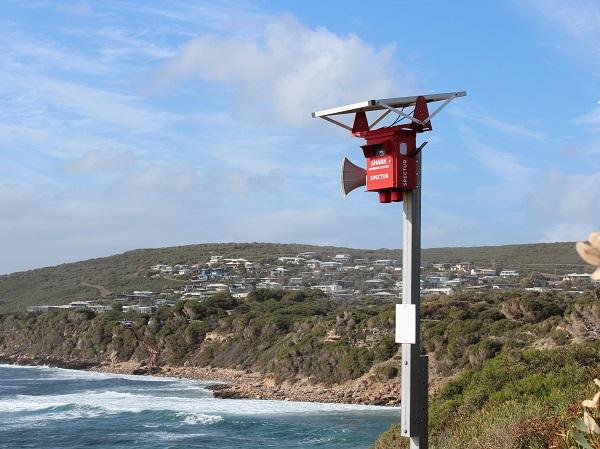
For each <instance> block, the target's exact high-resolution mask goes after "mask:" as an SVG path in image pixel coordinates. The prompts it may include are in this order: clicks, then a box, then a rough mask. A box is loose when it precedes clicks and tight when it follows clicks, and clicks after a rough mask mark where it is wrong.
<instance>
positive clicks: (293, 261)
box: [277, 256, 306, 265]
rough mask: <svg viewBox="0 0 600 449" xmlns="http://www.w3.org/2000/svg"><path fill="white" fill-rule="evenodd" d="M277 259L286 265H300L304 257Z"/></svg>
mask: <svg viewBox="0 0 600 449" xmlns="http://www.w3.org/2000/svg"><path fill="white" fill-rule="evenodd" d="M277 260H278V261H279V262H281V263H285V264H288V265H301V264H302V263H304V261H305V260H306V259H304V258H303V257H285V256H284V257H278V258H277Z"/></svg>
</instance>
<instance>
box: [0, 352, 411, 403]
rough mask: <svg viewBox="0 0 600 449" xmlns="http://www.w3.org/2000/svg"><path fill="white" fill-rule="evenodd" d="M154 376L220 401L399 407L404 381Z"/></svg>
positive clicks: (83, 364) (182, 369) (173, 371)
mask: <svg viewBox="0 0 600 449" xmlns="http://www.w3.org/2000/svg"><path fill="white" fill-rule="evenodd" d="M0 363H7V364H13V365H32V366H40V365H44V366H52V367H57V368H69V369H82V370H89V371H95V372H104V373H114V374H148V373H147V370H146V369H145V368H144V367H142V366H141V365H140V364H139V363H137V362H131V361H130V362H121V363H98V362H95V361H85V360H70V359H57V358H52V357H38V358H31V357H27V356H23V355H3V354H0ZM151 374H152V375H153V376H165V377H181V378H185V379H195V380H208V381H215V382H217V383H216V384H215V385H213V386H212V387H211V390H213V394H214V395H215V397H218V398H229V399H273V400H284V401H305V402H336V403H350V404H370V405H387V406H396V405H399V403H400V379H391V380H389V381H386V382H381V381H378V380H376V378H375V376H373V375H370V374H368V373H367V374H365V375H364V376H362V377H360V378H358V379H355V380H352V381H348V382H345V383H343V384H333V385H326V384H320V383H312V382H310V379H298V380H294V381H288V380H286V381H283V382H278V381H276V380H275V378H274V377H272V376H270V375H266V376H265V375H263V374H261V373H257V372H252V371H248V370H235V369H227V368H202V367H195V366H162V367H160V368H159V369H157V370H156V371H153V372H152V373H151Z"/></svg>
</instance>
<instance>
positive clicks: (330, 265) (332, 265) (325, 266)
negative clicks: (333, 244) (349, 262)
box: [319, 262, 342, 270]
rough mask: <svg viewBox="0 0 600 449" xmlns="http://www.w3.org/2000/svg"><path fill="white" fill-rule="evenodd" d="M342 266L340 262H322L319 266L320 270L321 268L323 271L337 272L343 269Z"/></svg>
mask: <svg viewBox="0 0 600 449" xmlns="http://www.w3.org/2000/svg"><path fill="white" fill-rule="evenodd" d="M341 266H342V264H341V263H339V262H321V263H320V264H319V268H321V270H337V269H338V268H341Z"/></svg>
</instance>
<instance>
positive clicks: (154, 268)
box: [150, 263, 168, 271]
mask: <svg viewBox="0 0 600 449" xmlns="http://www.w3.org/2000/svg"><path fill="white" fill-rule="evenodd" d="M167 267H168V265H165V264H163V263H159V264H156V265H152V266H151V267H150V271H163V269H165V268H167Z"/></svg>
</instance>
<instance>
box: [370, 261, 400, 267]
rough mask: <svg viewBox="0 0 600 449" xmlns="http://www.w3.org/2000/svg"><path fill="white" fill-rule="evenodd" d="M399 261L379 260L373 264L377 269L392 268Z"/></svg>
mask: <svg viewBox="0 0 600 449" xmlns="http://www.w3.org/2000/svg"><path fill="white" fill-rule="evenodd" d="M397 262H398V261H397V260H395V259H379V260H376V261H374V262H373V265H374V266H376V267H386V268H391V267H394V266H395V265H396V263H397Z"/></svg>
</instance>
